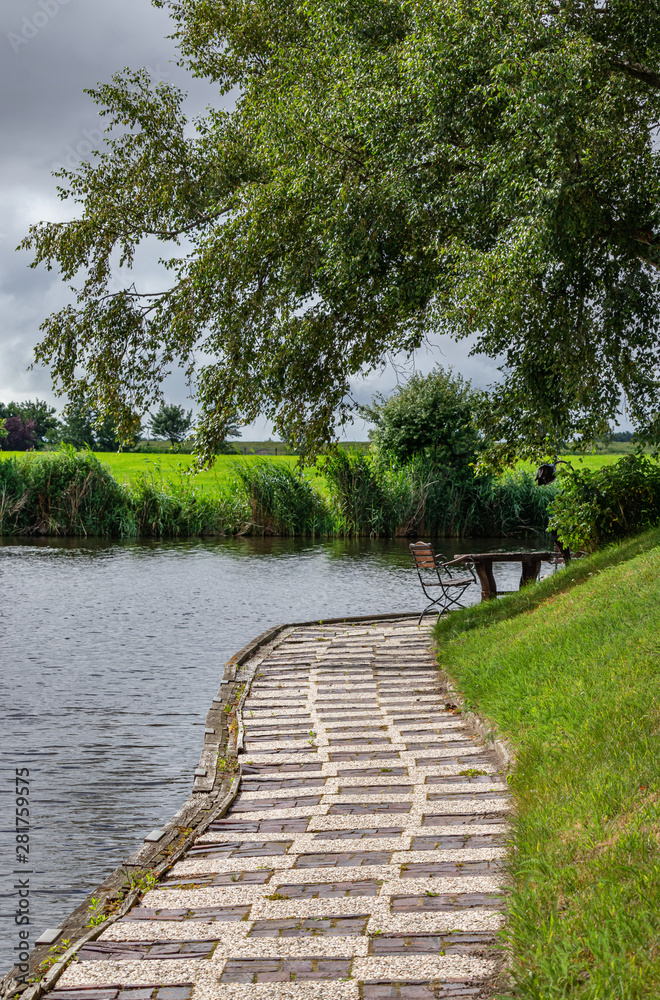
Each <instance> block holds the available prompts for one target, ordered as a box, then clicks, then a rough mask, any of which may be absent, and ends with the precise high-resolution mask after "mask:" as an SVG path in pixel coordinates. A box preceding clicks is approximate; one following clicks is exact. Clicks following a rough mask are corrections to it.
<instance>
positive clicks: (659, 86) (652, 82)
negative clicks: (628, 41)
mask: <svg viewBox="0 0 660 1000" xmlns="http://www.w3.org/2000/svg"><path fill="white" fill-rule="evenodd" d="M610 59H611V64H612V66H615V67H616V68H617V69H621V70H623V72H624V73H627V74H628V76H632V77H634V79H635V80H641V81H642V83H647V84H648V85H649V87H654V88H655V89H656V90H660V73H656V72H655V71H654V70H652V69H648V67H646V66H642V65H640V63H633V62H628V61H627V59H617V58H614V57H610Z"/></svg>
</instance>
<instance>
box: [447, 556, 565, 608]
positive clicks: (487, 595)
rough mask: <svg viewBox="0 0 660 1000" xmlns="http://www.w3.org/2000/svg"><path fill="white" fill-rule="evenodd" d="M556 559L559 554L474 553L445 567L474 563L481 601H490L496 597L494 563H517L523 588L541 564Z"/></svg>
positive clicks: (530, 581)
mask: <svg viewBox="0 0 660 1000" xmlns="http://www.w3.org/2000/svg"><path fill="white" fill-rule="evenodd" d="M558 557H559V558H561V553H560V552H475V553H472V554H468V553H465V554H464V555H459V556H456V557H455V558H454V559H452V560H451V561H450V562H448V563H445V565H446V566H454V565H456V566H459V565H460V564H461V563H466V562H471V563H474V568H475V570H476V573H477V576H478V577H479V581H480V583H481V600H482V601H490V600H492V599H493V598H494V597H497V584H496V583H495V577H494V576H493V563H494V562H519V563H520V564H521V567H522V573H521V575H520V586H521V587H525V586H526V585H527V584H528V583H534V581H535V580H536V579H537V577H538V575H539V571H540V569H541V563H542V562H544V561H546V562H554V561H555V560H556V559H557V558H558Z"/></svg>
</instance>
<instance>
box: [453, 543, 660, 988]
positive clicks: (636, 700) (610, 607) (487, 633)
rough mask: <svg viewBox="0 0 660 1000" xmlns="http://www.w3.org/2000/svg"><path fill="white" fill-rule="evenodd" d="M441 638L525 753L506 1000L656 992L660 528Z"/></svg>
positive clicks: (472, 697) (457, 619)
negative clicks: (508, 998) (510, 979)
mask: <svg viewBox="0 0 660 1000" xmlns="http://www.w3.org/2000/svg"><path fill="white" fill-rule="evenodd" d="M590 574H593V575H590ZM578 583H580V585H579V586H578V585H577V584H578ZM437 640H438V660H439V663H440V665H441V667H442V668H443V669H444V670H446V671H447V673H448V674H449V675H450V676H451V677H452V678H453V679H454V680H455V682H456V684H457V686H458V687H459V689H460V690H461V691H462V693H463V695H464V697H465V699H466V702H467V704H468V705H469V707H471V708H472V709H473V710H475V711H477V712H479V713H481V714H483V715H484V716H486V717H487V718H488V719H489V720H490V721H491V722H492V723H493V724H494V726H495V728H496V729H497V731H498V732H499V733H501V734H503V735H504V736H506V737H507V738H508V739H509V740H510V741H511V743H512V744H513V746H514V748H515V752H516V758H517V763H516V767H515V770H514V772H513V773H512V775H511V776H510V779H509V780H510V785H511V789H512V792H513V795H514V803H515V810H516V812H515V818H514V822H513V828H512V837H511V844H510V853H509V860H508V862H507V864H508V870H509V874H510V879H511V884H512V887H513V890H512V894H511V897H510V900H509V906H508V925H507V929H506V931H505V941H506V944H507V946H508V948H509V949H510V952H511V955H512V965H511V968H510V972H511V974H512V976H513V986H512V987H511V988H506V989H503V990H502V991H501V992H500V993H499V994H498V996H501V997H516V998H525V1000H554V998H560V997H561V998H567V997H570V998H572V1000H573V998H575V1000H610V998H617V1000H638V998H639V1000H641V998H650V997H658V996H660V656H659V654H660V531H654V532H649V533H647V534H646V535H643V536H639V537H638V538H636V539H633V540H632V541H630V542H628V543H626V544H624V545H620V546H618V547H611V548H609V549H607V550H604V551H603V552H601V553H599V554H598V555H596V556H594V557H591V558H590V559H588V560H587V559H585V560H584V561H581V562H580V563H576V564H573V566H571V567H569V568H568V569H567V570H565V571H563V572H561V573H557V574H556V575H555V576H554V577H551V578H549V579H548V580H546V581H543V582H542V583H541V584H538V585H536V586H534V587H530V588H529V589H528V590H526V591H523V592H521V593H520V594H518V595H512V596H511V597H506V598H503V599H502V600H501V601H498V602H492V604H490V605H482V606H480V608H479V609H467V610H466V611H464V612H457V613H455V614H454V615H452V616H450V619H449V620H448V621H441V622H440V623H439V627H438V628H437Z"/></svg>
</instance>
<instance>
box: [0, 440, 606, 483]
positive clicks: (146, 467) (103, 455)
mask: <svg viewBox="0 0 660 1000" xmlns="http://www.w3.org/2000/svg"><path fill="white" fill-rule="evenodd" d="M258 443H259V442H257V444H258ZM37 454H38V453H37ZM95 454H96V455H97V457H98V458H99V459H100V461H102V462H104V463H105V464H106V465H107V466H108V467H109V468H110V470H111V472H112V474H113V476H114V477H115V479H116V480H117V481H118V482H120V483H133V482H135V481H136V480H137V479H139V478H140V477H142V476H148V477H149V478H153V479H155V480H156V481H157V482H162V483H163V484H166V483H167V482H169V481H177V480H179V479H180V478H181V477H185V478H186V479H188V478H189V477H190V475H191V472H190V470H191V469H192V468H193V466H194V456H192V455H189V454H182V453H174V452H172V453H169V454H168V453H165V454H158V453H153V452H151V453H146V454H144V453H141V452H131V451H129V452H114V451H104V452H96V453H95ZM0 455H1V457H2V458H11V457H12V456H21V455H23V456H24V455H25V452H21V451H5V452H2V453H0ZM567 457H568V459H569V461H570V462H571V463H572V464H573V466H574V467H575V468H576V469H577V468H588V469H600V468H602V467H603V466H604V465H609V464H610V463H611V462H616V461H618V459H619V458H620V457H621V455H618V454H615V455H586V456H579V457H578V456H575V455H570V456H567ZM259 461H266V462H269V461H277V462H285V463H286V464H287V465H291V466H294V465H295V464H296V463H297V461H298V459H297V458H296V457H295V456H294V455H278V456H276V457H275V456H270V455H268V456H259V455H245V456H243V455H218V457H217V458H216V461H215V465H214V466H213V468H212V469H208V470H205V471H203V472H196V473H195V472H193V473H192V476H193V481H194V483H195V486H198V487H199V488H200V489H201V490H203V491H204V492H205V493H209V494H217V493H219V492H222V491H224V490H226V489H227V487H229V486H230V485H231V482H232V481H233V479H234V478H235V471H234V467H235V465H236V463H237V462H248V463H251V462H259ZM520 467H521V468H529V469H533V468H535V466H533V465H532V464H531V463H529V462H521V463H520ZM306 475H307V476H308V477H309V478H310V479H312V480H314V481H315V485H316V486H317V488H318V489H319V490H320V491H321V492H325V491H324V480H323V476H322V475H319V473H318V472H317V471H316V467H311V468H308V469H307V470H306Z"/></svg>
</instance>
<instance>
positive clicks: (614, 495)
mask: <svg viewBox="0 0 660 1000" xmlns="http://www.w3.org/2000/svg"><path fill="white" fill-rule="evenodd" d="M560 483H561V486H562V487H563V489H562V490H561V492H560V493H559V494H558V495H557V496H556V498H555V499H554V500H553V502H552V504H551V507H550V525H549V526H550V528H551V529H554V530H556V532H557V535H558V537H559V540H560V541H561V542H562V544H563V545H565V546H568V545H570V547H571V548H573V549H585V550H586V551H588V552H593V551H594V550H595V549H598V548H601V547H602V546H603V545H606V544H607V543H608V542H613V541H617V540H618V539H621V538H625V537H627V536H629V535H635V534H638V533H639V532H641V531H645V530H646V529H647V528H651V527H654V526H655V525H657V524H660V466H658V465H657V463H655V462H651V461H649V459H648V458H645V457H644V456H642V455H626V456H625V457H624V458H620V459H619V461H618V462H614V463H612V465H606V466H604V467H603V468H602V469H599V470H598V471H591V470H589V469H570V470H562V472H561V473H560Z"/></svg>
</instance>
